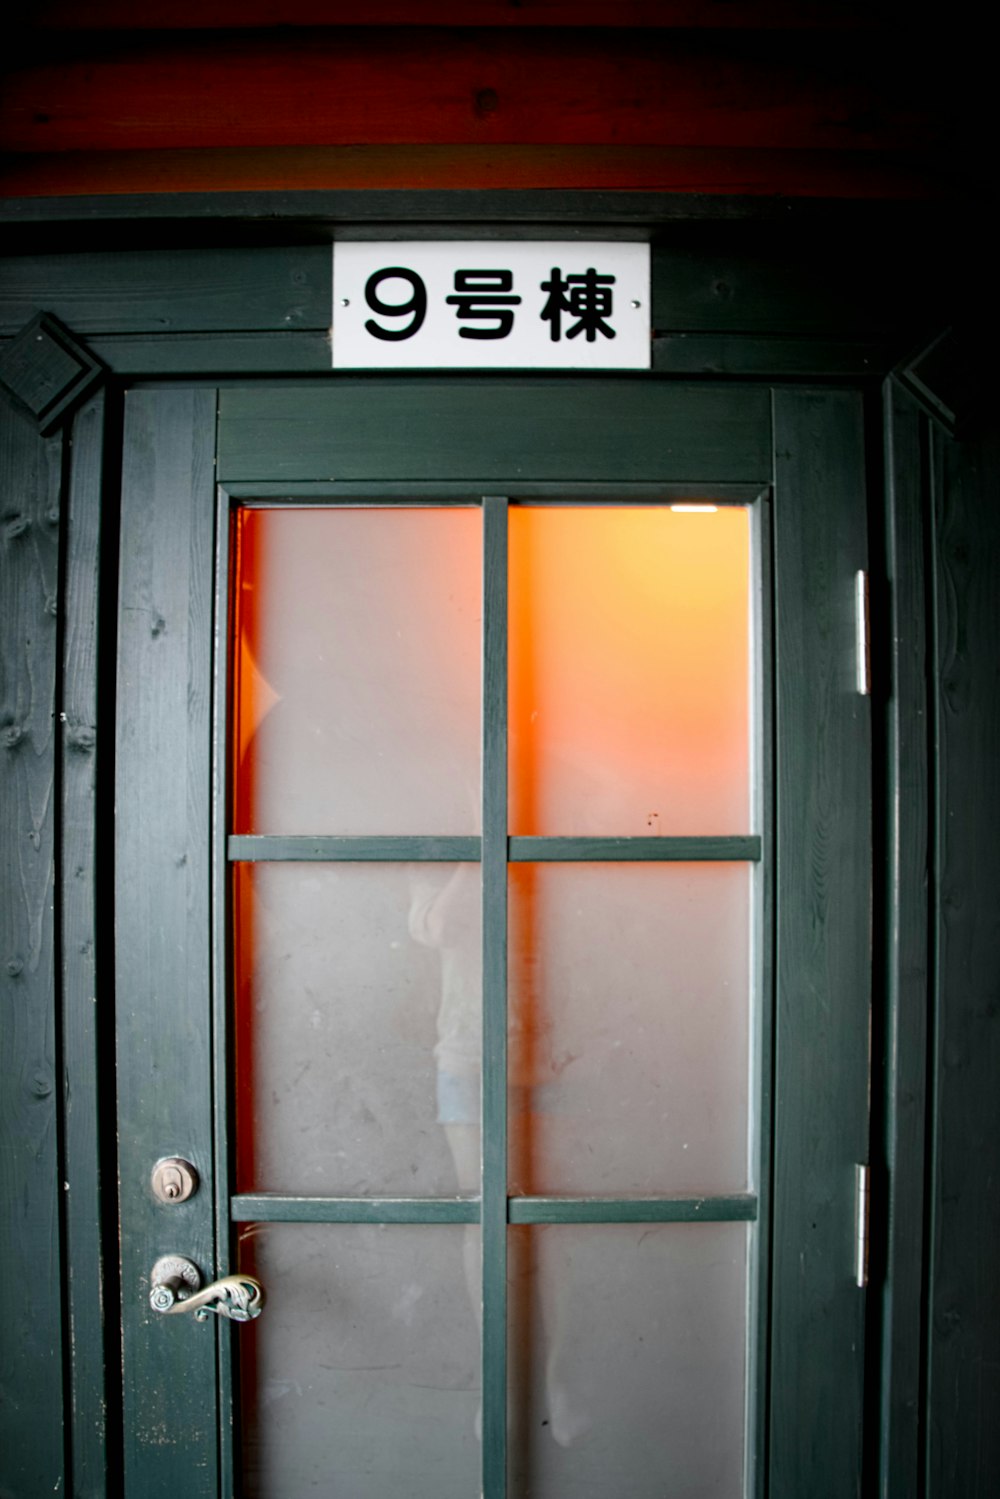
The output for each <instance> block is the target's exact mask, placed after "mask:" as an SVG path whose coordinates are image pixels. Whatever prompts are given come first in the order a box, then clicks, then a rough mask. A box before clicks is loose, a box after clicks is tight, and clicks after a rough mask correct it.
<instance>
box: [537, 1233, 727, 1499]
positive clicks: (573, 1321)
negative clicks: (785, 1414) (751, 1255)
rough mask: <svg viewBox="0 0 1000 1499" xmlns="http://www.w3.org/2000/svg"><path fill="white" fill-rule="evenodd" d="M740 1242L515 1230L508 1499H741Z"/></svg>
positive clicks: (707, 1236) (696, 1236)
mask: <svg viewBox="0 0 1000 1499" xmlns="http://www.w3.org/2000/svg"><path fill="white" fill-rule="evenodd" d="M746 1309H747V1228H746V1225H745V1224H742V1223H710V1224H709V1223H698V1224H681V1223H668V1224H649V1223H644V1224H558V1225H550V1226H547V1227H543V1228H537V1227H536V1228H518V1229H514V1230H512V1234H511V1253H510V1353H509V1358H510V1381H511V1401H510V1405H511V1431H510V1451H509V1463H510V1472H511V1493H512V1494H516V1495H518V1496H522V1495H523V1496H527V1495H530V1496H531V1499H580V1496H581V1495H593V1496H594V1499H598V1496H605V1495H612V1494H614V1495H628V1499H665V1496H667V1495H670V1496H673V1495H705V1496H708V1495H711V1499H739V1496H740V1495H741V1494H742V1493H743V1471H744V1450H743V1420H744V1415H743V1413H744V1404H745V1399H746V1330H747V1329H746V1321H747V1311H746Z"/></svg>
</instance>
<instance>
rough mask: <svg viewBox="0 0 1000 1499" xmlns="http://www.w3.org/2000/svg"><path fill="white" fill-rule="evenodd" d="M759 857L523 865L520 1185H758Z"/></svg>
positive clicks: (517, 1060) (515, 1186) (517, 913)
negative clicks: (755, 870) (752, 1142)
mask: <svg viewBox="0 0 1000 1499" xmlns="http://www.w3.org/2000/svg"><path fill="white" fill-rule="evenodd" d="M751 881H752V875H751V871H750V867H749V866H748V865H746V864H727V863H718V864H715V863H706V864H672V863H664V864H645V863H643V864H638V863H637V864H547V865H545V864H538V865H530V864H521V865H512V866H511V869H510V918H509V925H510V959H509V969H508V973H509V979H508V982H509V989H510V1043H509V1062H508V1066H509V1076H510V1084H511V1089H510V1143H509V1157H510V1182H511V1190H512V1191H514V1192H518V1193H527V1194H530V1193H541V1194H548V1193H556V1194H558V1193H570V1194H574V1193H580V1194H583V1195H587V1194H595V1193H596V1194H597V1195H611V1196H630V1195H642V1194H644V1193H666V1194H668V1195H670V1194H681V1195H688V1194H690V1195H693V1196H694V1195H700V1194H702V1193H709V1192H723V1193H725V1192H738V1191H741V1190H745V1188H746V1185H747V1115H748V1083H747V1077H748V1067H749V1050H748V1047H749V1015H750V900H751Z"/></svg>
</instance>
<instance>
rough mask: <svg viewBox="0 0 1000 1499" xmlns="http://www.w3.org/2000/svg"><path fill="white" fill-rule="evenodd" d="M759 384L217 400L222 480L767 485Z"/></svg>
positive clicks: (535, 382) (445, 384) (531, 386)
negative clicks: (446, 478)
mask: <svg viewBox="0 0 1000 1499" xmlns="http://www.w3.org/2000/svg"><path fill="white" fill-rule="evenodd" d="M767 431H768V397H767V392H766V390H764V389H763V388H761V387H759V386H752V385H729V386H722V385H717V386H711V387H709V386H704V385H695V384H691V385H687V384H685V385H671V386H667V385H661V384H658V383H656V382H652V381H648V380H643V379H642V377H639V378H636V379H628V378H626V379H624V380H622V379H615V380H605V379H591V380H581V381H576V380H571V379H566V378H562V379H537V378H524V377H512V378H509V379H501V378H495V377H489V376H487V377H481V378H480V379H478V380H476V381H468V380H466V381H462V380H448V379H447V378H444V379H442V378H441V377H440V376H434V375H422V376H418V377H417V378H415V379H409V380H407V379H405V378H404V379H399V378H391V377H390V378H389V379H385V380H379V381H378V382H377V384H376V383H374V382H372V381H370V380H364V379H360V380H357V379H338V380H337V381H336V382H335V383H334V384H331V385H329V386H327V387H326V388H322V389H321V388H318V387H316V386H313V387H311V388H310V387H305V386H302V387H298V388H292V387H285V388H272V389H270V390H268V391H259V390H252V389H243V390H241V389H232V390H223V391H221V392H220V427H219V478H220V479H221V480H223V481H229V480H232V481H234V482H235V481H240V480H254V479H261V480H266V479H273V480H289V481H294V480H297V479H302V480H310V479H318V478H326V479H334V480H336V481H338V482H339V481H345V480H350V479H385V480H393V479H410V480H420V479H439V478H440V477H441V469H442V454H443V453H447V455H448V469H449V473H450V476H451V477H454V478H461V477H463V476H468V477H470V478H476V479H482V480H487V481H490V480H495V481H497V482H501V481H503V482H508V483H509V482H514V481H517V480H531V479H537V480H544V479H549V478H551V479H557V480H565V481H568V482H571V481H572V480H573V479H575V478H579V479H581V480H582V479H585V478H586V479H590V480H600V479H608V480H611V481H617V482H619V483H622V482H625V481H627V480H632V479H636V480H641V479H663V478H665V477H667V476H669V477H670V478H671V479H674V480H685V479H692V480H698V481H700V482H704V483H707V484H710V483H711V481H712V480H718V481H720V482H725V481H734V482H746V483H753V482H756V481H760V482H762V483H766V482H767V479H768V477H769V469H770V456H769V453H768V450H767Z"/></svg>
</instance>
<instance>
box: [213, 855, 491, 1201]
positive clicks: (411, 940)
mask: <svg viewBox="0 0 1000 1499" xmlns="http://www.w3.org/2000/svg"><path fill="white" fill-rule="evenodd" d="M234 881H235V887H234V891H235V921H234V956H235V967H236V1026H235V1032H236V1116H237V1177H238V1189H239V1190H240V1191H253V1190H261V1191H283V1192H302V1193H306V1194H309V1193H314V1194H315V1193H319V1194H322V1193H332V1194H335V1195H336V1194H339V1195H344V1196H354V1195H361V1194H379V1193H387V1194H390V1195H391V1194H396V1195H403V1196H409V1195H414V1194H418V1195H419V1194H426V1195H431V1194H444V1195H451V1194H453V1193H455V1192H456V1191H467V1192H471V1191H476V1190H478V1140H479V1129H478V1121H479V1052H480V1030H481V1021H480V1010H481V1005H480V994H481V980H480V948H481V943H480V926H481V917H480V874H479V866H478V865H477V864H282V863H276V864H269V863H261V864H238V865H236V866H235V867H234Z"/></svg>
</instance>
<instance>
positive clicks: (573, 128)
mask: <svg viewBox="0 0 1000 1499" xmlns="http://www.w3.org/2000/svg"><path fill="white" fill-rule="evenodd" d="M786 41H787V39H786ZM808 41H809V45H808V47H806V46H803V45H802V39H801V37H800V39H798V40H797V41H796V42H795V45H794V46H792V45H789V44H786V45H785V46H784V47H781V46H778V45H776V43H775V42H774V40H772V39H767V40H761V39H760V38H758V39H757V42H756V44H751V43H749V42H748V41H747V39H745V38H743V39H740V40H739V41H738V43H737V44H735V45H729V44H727V42H726V39H725V38H724V37H720V35H719V34H716V35H715V36H714V37H708V36H706V35H704V34H703V35H701V36H698V37H695V36H692V35H691V34H690V33H683V34H681V33H669V32H663V31H661V32H646V33H634V32H633V33H630V32H621V31H612V32H600V31H581V32H576V31H561V32H560V31H552V30H537V31H521V32H514V31H462V32H451V31H439V30H433V29H406V28H398V29H392V30H385V31H380V30H378V29H358V30H353V29H345V30H343V31H341V32H330V31H324V32H315V33H293V34H284V35H276V36H272V37H265V36H263V35H261V34H259V33H258V34H254V35H250V36H247V35H246V34H234V35H232V36H226V35H224V34H221V33H218V32H216V33H204V34H202V35H201V37H200V38H198V39H197V40H195V39H193V38H192V35H191V34H190V33H189V34H188V35H187V36H186V37H184V38H183V39H181V38H178V39H175V40H171V39H164V38H163V37H157V38H150V39H149V40H148V41H143V40H141V39H140V40H137V39H134V38H133V39H132V40H130V41H129V42H127V43H118V42H116V43H114V44H112V42H111V40H108V41H106V42H101V43H94V44H91V45H88V46H84V47H81V50H80V51H79V52H78V53H74V54H71V55H70V56H69V57H67V58H66V59H65V60H64V61H58V60H54V59H53V60H39V61H35V62H31V63H28V64H26V65H24V66H22V67H20V68H18V69H16V70H14V71H11V72H10V73H9V74H8V75H7V78H6V79H5V81H4V88H3V94H2V99H0V150H4V151H8V152H28V151H44V152H64V151H74V150H86V151H114V150H136V149H145V150H165V149H167V150H169V149H177V148H180V147H183V148H192V147H198V148H219V147H235V146H243V147H246V146H252V147H266V146H341V145H376V146H380V145H417V144H420V145H473V144H475V145H488V146H506V145H532V144H534V145H560V146H578V145H614V146H662V147H684V148H726V147H740V148H743V149H746V148H756V149H765V150H774V149H789V150H834V151H843V150H851V151H864V150H875V151H895V150H917V149H922V148H927V147H931V146H935V145H940V144H942V142H943V141H944V139H945V131H946V126H947V121H946V119H945V118H944V117H943V116H941V115H940V114H939V113H937V112H936V108H939V106H933V105H932V104H930V103H927V102H925V101H926V99H927V98H928V96H929V91H927V90H924V89H922V88H921V86H920V81H919V80H918V79H916V78H910V77H907V78H906V80H905V82H906V93H905V94H904V95H903V96H902V97H901V98H896V99H893V98H892V96H891V95H890V96H888V97H887V95H886V83H885V80H884V76H883V72H884V70H881V69H880V67H879V66H878V62H879V60H878V58H876V57H874V56H873V54H872V53H871V52H870V51H869V49H862V48H859V47H858V45H857V42H856V39H854V38H845V39H844V42H843V44H840V45H835V39H832V38H830V37H823V38H815V37H812V38H809V39H808ZM889 81H890V83H892V82H893V77H892V76H890V80H889ZM898 86H899V85H898V82H897V84H896V87H897V88H898ZM935 97H936V98H938V99H939V98H940V92H938V94H937V95H936V96H935Z"/></svg>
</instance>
